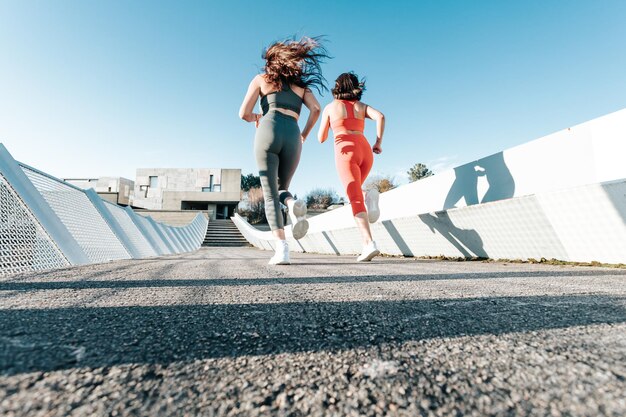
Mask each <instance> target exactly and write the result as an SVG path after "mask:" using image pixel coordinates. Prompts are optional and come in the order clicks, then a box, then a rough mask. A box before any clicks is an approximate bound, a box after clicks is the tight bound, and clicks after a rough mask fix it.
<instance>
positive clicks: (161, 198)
mask: <svg viewBox="0 0 626 417" xmlns="http://www.w3.org/2000/svg"><path fill="white" fill-rule="evenodd" d="M151 176H152V177H158V180H157V186H156V187H150V177H151ZM211 176H212V177H213V183H212V184H211ZM211 185H212V187H213V189H214V190H216V191H204V192H203V191H202V188H206V187H211ZM142 187H148V188H147V190H143V189H142ZM240 187H241V170H240V169H208V168H207V169H194V168H189V169H186V168H180V169H177V168H140V169H137V181H136V183H135V199H134V205H135V206H137V207H142V208H146V209H150V210H180V209H181V202H182V201H203V202H220V203H234V204H236V203H237V202H239V199H240V192H239V190H240ZM218 189H219V191H217V190H218Z"/></svg>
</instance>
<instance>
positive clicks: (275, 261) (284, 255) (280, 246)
mask: <svg viewBox="0 0 626 417" xmlns="http://www.w3.org/2000/svg"><path fill="white" fill-rule="evenodd" d="M289 264H291V262H290V261H289V244H288V243H287V241H285V240H279V241H277V242H276V253H275V254H274V256H272V259H270V261H269V262H268V265H289Z"/></svg>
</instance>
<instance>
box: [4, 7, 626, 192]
mask: <svg viewBox="0 0 626 417" xmlns="http://www.w3.org/2000/svg"><path fill="white" fill-rule="evenodd" d="M624 22H626V2H624V1H611V0H603V1H591V0H590V1H575V0H572V1H567V2H566V1H556V0H553V1H550V0H543V1H534V0H525V1H506V2H503V1H496V0H494V1H471V2H470V1H445V0H436V1H435V0H433V1H393V2H383V1H359V2H348V1H345V2H344V1H336V0H335V1H315V2H300V1H272V2H265V3H263V2H259V1H231V2H217V1H215V2H211V1H198V2H192V1H185V2H178V1H167V2H158V1H99V2H96V1H78V0H76V1H64V0H58V1H31V0H26V1H24V0H20V1H13V0H0V141H1V142H3V143H4V144H5V146H7V148H8V149H9V151H10V152H11V153H12V154H13V156H14V157H15V158H17V159H19V160H21V161H23V162H26V163H28V164H30V165H33V166H35V167H37V168H39V169H42V170H44V171H46V172H49V173H51V174H53V175H56V176H59V177H98V176H125V177H128V178H131V179H134V176H135V169H136V168H141V167H223V168H241V169H242V170H243V172H244V173H248V172H255V171H256V167H255V163H254V159H253V153H252V144H253V137H254V127H253V125H252V124H247V123H244V122H242V121H241V120H239V119H238V117H237V112H238V109H239V105H240V103H241V100H242V98H243V95H244V93H245V91H246V87H247V85H248V82H249V81H250V79H251V78H252V77H253V76H254V75H255V74H257V73H258V72H259V70H260V69H261V67H262V65H263V61H262V60H261V53H262V50H263V47H264V46H267V45H268V44H270V43H271V42H273V41H275V40H279V39H283V38H286V37H289V36H292V35H296V36H301V35H311V36H312V35H325V36H326V38H327V44H326V46H327V48H328V50H329V52H330V54H331V55H332V56H334V58H333V59H331V60H329V61H328V62H327V63H326V64H325V65H324V66H323V70H324V75H325V76H326V78H327V79H328V81H329V83H332V82H333V80H334V79H335V78H336V76H337V75H338V74H340V73H341V72H344V71H347V70H354V71H356V72H357V73H358V74H359V75H363V76H366V78H367V86H368V90H367V91H366V93H365V95H364V97H363V101H364V102H366V103H368V104H371V105H372V106H374V107H376V108H378V109H379V110H381V111H383V112H384V113H385V115H386V117H387V131H386V134H385V139H384V143H383V154H382V155H379V156H377V157H376V159H375V163H374V173H377V174H385V175H391V176H396V179H397V181H398V182H403V181H406V178H405V176H404V173H405V171H406V170H407V169H408V168H409V167H410V166H412V165H413V164H414V163H417V162H423V163H426V164H427V165H429V166H430V167H431V168H432V169H433V170H434V171H435V172H437V171H440V170H442V169H446V168H449V167H452V166H455V165H459V164H461V163H463V162H467V161H470V160H473V159H476V158H479V157H482V156H486V155H489V154H492V153H495V152H498V151H500V150H503V149H507V148H510V147H512V146H515V145H518V144H521V143H524V142H527V141H529V140H532V139H535V138H537V137H540V136H543V135H545V134H549V133H552V132H554V131H557V130H560V129H563V128H566V127H568V126H571V125H574V124H577V123H581V122H584V121H586V120H589V119H592V118H594V117H598V116H601V115H603V114H606V113H609V112H612V111H615V110H618V109H621V108H623V107H626V70H625V68H626V47H624V45H625V44H626V24H624ZM319 100H320V102H321V103H322V104H325V103H327V102H328V101H329V100H330V95H329V94H328V93H326V94H325V95H324V96H322V97H319ZM303 124H304V119H301V126H303ZM316 131H317V129H315V130H314V133H315V132H316ZM366 134H367V135H368V137H370V138H373V137H374V126H373V123H370V124H369V126H368V127H367V129H366ZM529 168H530V167H529ZM315 187H331V188H334V189H336V190H337V191H338V192H339V193H340V194H343V193H342V190H341V186H340V183H339V181H338V178H337V175H336V173H335V168H334V160H333V148H332V143H331V142H327V143H326V144H324V145H320V144H318V143H317V142H316V140H315V137H314V135H313V134H312V136H311V137H310V138H309V141H308V142H307V143H306V144H305V146H304V149H303V154H302V160H301V164H300V167H299V169H298V172H297V173H296V176H295V178H294V180H293V183H292V190H293V191H294V192H295V193H297V194H299V195H304V194H306V192H308V191H309V190H310V189H312V188H315Z"/></svg>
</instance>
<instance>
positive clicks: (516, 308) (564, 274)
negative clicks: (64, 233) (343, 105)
mask: <svg viewBox="0 0 626 417" xmlns="http://www.w3.org/2000/svg"><path fill="white" fill-rule="evenodd" d="M268 256H269V254H268V253H267V252H261V251H258V250H256V249H249V248H244V249H242V248H233V249H230V248H204V249H202V250H200V251H198V252H196V253H192V254H185V255H177V256H170V257H164V258H159V259H149V260H143V261H119V262H112V263H109V264H103V265H92V266H85V267H75V268H69V269H65V270H60V271H54V272H48V273H39V274H26V275H20V276H14V277H11V278H4V279H2V280H0V415H2V416H13V415H17V416H65V415H76V416H79V415H81V416H82V415H122V416H123V415H138V414H139V415H150V416H154V415H183V414H186V415H197V414H201V415H207V416H209V415H268V414H276V415H293V416H297V415H302V416H306V415H318V416H322V415H355V416H356V415H410V416H415V415H420V414H421V415H477V416H478V415H490V414H498V415H511V414H516V415H527V414H528V415H530V414H534V415H546V414H550V413H552V414H553V415H559V414H563V415H581V416H582V415H615V416H618V415H620V416H623V415H625V414H626V270H617V269H602V268H586V267H558V266H546V265H528V264H504V263H483V262H441V261H426V260H415V259H399V258H377V259H376V260H375V261H374V262H373V263H371V264H356V263H354V262H353V258H352V257H337V256H326V255H314V254H300V255H297V254H296V255H294V257H293V261H294V263H295V264H294V265H291V266H285V267H269V266H267V265H266V262H267V258H268Z"/></svg>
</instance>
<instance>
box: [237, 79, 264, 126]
mask: <svg viewBox="0 0 626 417" xmlns="http://www.w3.org/2000/svg"><path fill="white" fill-rule="evenodd" d="M260 93H261V86H260V85H259V76H258V75H257V76H256V77H254V78H253V79H252V81H250V85H249V86H248V92H247V93H246V96H245V97H244V99H243V103H241V107H240V108H239V117H240V118H242V119H243V120H245V121H246V122H258V121H259V119H260V118H261V115H260V114H258V113H253V112H252V110H254V105H255V104H256V101H257V99H258V98H259V94H260Z"/></svg>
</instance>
